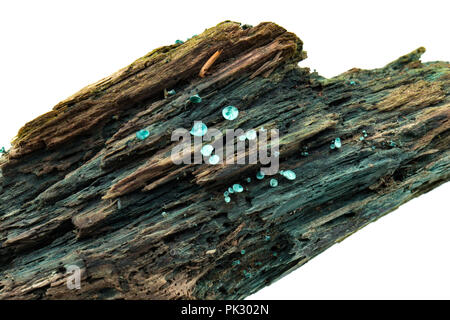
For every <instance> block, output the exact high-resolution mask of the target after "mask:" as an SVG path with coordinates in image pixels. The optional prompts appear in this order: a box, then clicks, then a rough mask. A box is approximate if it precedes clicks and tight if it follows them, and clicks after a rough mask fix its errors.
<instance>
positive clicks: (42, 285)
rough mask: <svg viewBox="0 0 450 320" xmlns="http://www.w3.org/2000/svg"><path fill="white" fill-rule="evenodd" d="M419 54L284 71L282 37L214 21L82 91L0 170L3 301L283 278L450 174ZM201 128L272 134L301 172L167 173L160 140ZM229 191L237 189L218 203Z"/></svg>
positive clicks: (207, 169) (218, 291)
mask: <svg viewBox="0 0 450 320" xmlns="http://www.w3.org/2000/svg"><path fill="white" fill-rule="evenodd" d="M217 52H220V54H217ZM423 52H424V49H423V48H419V49H417V50H416V51H414V52H412V53H410V54H408V55H405V56H402V57H401V58H399V59H398V60H396V61H394V62H392V63H390V64H388V65H387V66H386V67H384V68H380V69H375V70H361V69H352V70H349V71H348V72H346V73H344V74H342V75H339V76H337V77H335V78H332V79H325V78H323V77H321V76H319V75H318V74H317V73H310V71H309V69H307V68H299V67H298V66H297V63H298V62H299V61H300V60H302V59H304V58H306V54H305V52H304V51H303V50H302V42H301V41H300V39H298V38H297V37H296V36H295V35H294V34H292V33H289V32H286V30H284V29H283V28H281V27H279V26H277V25H276V24H273V23H262V24H260V25H258V26H256V27H252V28H246V29H245V30H244V28H241V26H240V24H238V23H234V22H224V23H221V24H219V25H217V26H216V27H213V28H211V29H208V30H206V31H205V32H204V33H203V34H201V35H199V36H196V37H194V38H192V39H190V40H188V41H186V42H185V43H183V44H176V45H171V46H167V47H162V48H159V49H156V50H154V51H152V52H150V53H149V54H147V55H146V56H144V57H143V58H141V59H138V60H137V61H135V62H134V63H132V64H131V65H129V66H128V67H126V68H124V69H122V70H120V71H119V72H117V73H115V74H113V75H112V76H110V77H107V78H105V79H103V80H101V81H99V82H97V83H95V84H93V85H90V86H88V87H86V88H84V89H83V90H81V91H80V92H78V93H76V94H75V95H73V96H72V97H70V98H68V99H67V100H65V101H63V102H61V103H59V104H58V105H57V106H55V107H54V108H53V110H52V111H50V112H48V113H46V114H44V115H42V116H40V117H39V118H37V119H35V120H33V121H31V122H30V123H27V124H26V125H25V126H24V127H23V128H22V129H21V130H20V132H19V134H18V136H17V139H16V140H15V141H14V142H13V148H12V150H11V151H10V152H9V154H8V155H5V156H3V157H2V158H1V160H0V162H1V163H0V165H1V170H2V175H1V176H0V190H1V196H0V244H1V246H0V298H3V299H38V298H39V299H66V298H76V299H92V298H95V299H113V298H127V299H136V298H139V299H177V298H187V299H217V298H238V299H240V298H244V297H246V296H248V295H250V294H252V293H254V292H256V291H257V290H259V289H261V288H263V287H265V286H266V285H268V284H270V283H272V282H273V281H275V280H277V279H279V278H280V277H283V276H284V275H286V274H288V273H289V272H291V271H292V270H294V269H296V268H298V267H300V266H301V265H303V264H304V263H305V262H307V261H308V260H310V259H311V258H313V257H314V256H316V255H317V254H319V253H320V252H322V251H324V250H325V249H327V248H328V247H330V246H332V245H333V244H334V243H336V242H338V241H341V240H342V239H344V238H345V237H347V236H348V235H350V234H352V233H353V232H355V231H357V230H358V229H360V228H362V227H364V226H365V225H367V224H368V223H370V222H373V221H375V220H377V219H378V218H379V217H381V216H382V215H384V214H386V213H388V212H390V211H392V210H394V209H395V208H397V207H398V206H399V205H401V204H403V203H404V202H406V201H408V200H410V199H412V198H414V197H416V196H418V195H420V194H422V193H424V192H427V191H429V190H431V189H433V188H435V187H436V186H438V185H440V184H442V183H444V182H446V181H448V180H449V175H450V170H449V167H450V157H449V142H450V130H449V129H450V121H449V118H450V108H449V101H450V98H449V94H450V86H449V83H450V71H449V64H448V63H445V62H430V63H421V62H420V60H419V59H420V55H421V54H422V53H423ZM211 57H213V58H211ZM201 71H202V73H203V75H204V76H205V77H204V78H202V77H200V76H199V73H200V72H201ZM206 71H207V72H206ZM172 89H175V92H176V93H175V94H173V95H170V96H167V97H166V98H165V97H164V92H167V90H172ZM194 94H199V95H200V96H201V97H202V100H203V101H202V102H201V103H198V104H193V103H187V102H186V101H187V100H188V99H189V97H190V96H192V95H194ZM227 105H235V106H237V107H238V108H239V111H240V113H239V117H238V118H237V119H236V120H234V121H227V120H224V119H223V117H222V115H221V110H222V108H223V107H225V106H227ZM196 120H201V121H203V122H204V123H205V124H207V125H208V126H211V127H214V128H217V129H220V130H225V129H227V128H241V129H244V130H247V129H250V128H254V129H258V128H261V127H264V128H265V129H267V130H269V129H271V128H278V129H279V130H280V155H279V159H280V169H282V170H287V169H290V170H293V171H294V172H295V173H296V176H297V178H296V179H295V180H293V181H289V180H287V179H284V178H283V177H280V176H279V175H277V176H276V178H277V179H278V181H279V184H278V186H277V187H270V186H269V179H270V178H268V177H266V178H265V179H263V180H258V179H255V174H256V173H257V171H258V170H259V167H258V166H255V165H239V166H237V165H236V166H223V165H217V166H211V165H206V164H203V165H180V166H177V165H174V164H173V163H172V161H171V159H170V151H171V150H172V148H173V147H174V145H175V143H174V142H171V139H170V137H171V133H172V131H173V130H174V129H176V128H186V129H190V128H191V126H192V124H193V123H194V121H196ZM142 129H146V130H148V131H149V132H150V136H149V137H148V138H147V139H145V140H143V141H141V140H139V139H137V138H136V132H137V131H139V130H142ZM337 137H339V138H340V139H341V142H342V146H341V147H340V148H335V149H334V150H332V149H331V148H330V145H331V142H332V141H334V140H335V139H336V138H337ZM247 177H250V178H251V182H250V183H247V182H246V178H247ZM234 183H240V184H242V185H243V186H244V187H245V188H247V189H248V190H245V191H244V192H242V193H239V194H236V193H235V194H233V195H231V202H230V203H225V202H224V199H223V192H224V191H225V190H226V189H227V188H228V187H229V186H231V185H233V184H234ZM73 266H76V267H79V268H80V271H81V273H80V274H81V283H80V285H81V289H79V290H70V289H68V287H67V285H66V280H67V278H68V274H66V271H67V270H71V269H73V268H74V267H73ZM75 269H76V268H75Z"/></svg>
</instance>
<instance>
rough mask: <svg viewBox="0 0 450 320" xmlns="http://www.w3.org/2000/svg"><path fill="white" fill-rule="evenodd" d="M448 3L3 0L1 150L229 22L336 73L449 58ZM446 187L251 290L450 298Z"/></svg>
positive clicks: (277, 295) (276, 294)
mask: <svg viewBox="0 0 450 320" xmlns="http://www.w3.org/2000/svg"><path fill="white" fill-rule="evenodd" d="M449 3H450V1H447V0H443V1H431V0H428V1H393V0H391V1H380V0H377V1H307V2H306V1H305V2H302V1H280V0H278V1H273V0H272V1H261V0H260V1H244V0H240V1H231V0H226V1H212V0H209V1H120V2H119V1H112V0H109V1H92V0H90V1H80V0H78V1H20V0H18V1H17V0H16V1H4V0H2V1H1V2H0V49H1V50H0V72H1V77H0V90H1V91H0V98H1V103H0V104H1V108H0V121H1V122H0V146H6V147H9V142H10V141H11V140H12V138H13V137H14V135H15V134H16V133H17V131H18V129H19V128H20V127H21V125H23V124H24V123H25V122H26V121H29V120H32V119H33V118H35V117H36V116H38V115H40V114H42V113H44V112H46V111H49V110H50V108H51V107H53V106H54V105H55V104H56V103H58V102H59V101H60V100H62V99H64V98H66V97H68V96H70V95H71V94H73V93H74V92H76V91H77V90H78V89H81V88H82V87H84V86H85V85H88V84H90V83H92V82H95V81H97V80H99V79H101V78H103V77H105V76H107V75H109V74H111V73H112V72H114V71H116V70H118V69H120V68H121V67H124V66H126V65H128V64H129V63H130V62H132V61H134V60H135V59H137V58H139V57H141V56H143V55H144V54H146V53H147V52H148V51H150V50H152V49H154V48H156V47H159V46H162V45H166V44H171V43H173V42H174V41H175V40H176V39H181V40H185V39H186V38H188V37H191V36H192V35H194V34H199V33H201V32H202V31H203V30H204V29H205V28H207V27H211V26H214V25H216V24H217V23H219V22H221V21H224V20H233V21H239V22H242V23H247V24H252V25H256V24H258V23H259V22H262V21H273V22H276V23H278V24H280V25H282V26H283V27H285V28H286V29H288V30H289V31H292V32H294V33H296V34H297V35H298V36H299V37H300V38H301V39H302V40H303V42H304V49H305V50H306V51H307V52H308V55H309V58H308V59H307V60H305V61H303V62H301V63H300V65H301V66H308V67H310V68H311V69H317V71H318V72H319V73H320V74H322V75H324V76H326V77H332V76H335V75H337V74H339V73H341V72H344V71H346V70H348V69H350V68H352V67H360V68H376V67H382V66H383V65H385V64H387V63H388V62H390V61H392V60H394V59H396V58H397V57H399V56H400V55H402V54H405V53H408V52H410V51H412V50H414V49H416V48H417V47H419V46H424V47H426V49H427V52H426V53H425V55H424V56H423V57H422V58H423V61H432V60H446V61H448V60H449V59H450V54H449V53H450V52H449V51H450V49H449V31H450V30H449V20H448V19H449V18H448V17H449V16H448V14H449V12H450V5H449ZM449 194H450V185H449V184H448V183H447V184H446V185H443V186H441V187H439V188H437V189H436V190H433V191H432V192H430V193H428V194H426V195H424V196H422V197H420V198H418V199H415V200H413V201H411V202H409V203H408V204H406V205H404V206H402V207H401V208H400V209H398V210H397V211H395V212H393V213H391V214H390V215H388V216H386V217H384V218H382V219H381V220H379V221H378V222H377V223H375V224H372V225H370V226H368V227H366V228H365V229H363V230H361V231H359V232H357V233H356V234H355V235H353V236H351V237H350V238H348V239H346V240H345V241H344V242H343V243H341V244H338V245H336V246H334V247H333V248H331V249H329V250H327V251H326V252H325V253H323V254H321V255H320V256H319V257H317V258H315V259H313V260H312V261H310V262H309V263H307V264H306V265H305V266H304V267H302V268H300V269H299V270H297V271H295V272H294V273H292V274H290V275H289V276H288V277H285V278H284V279H282V280H280V281H278V282H276V283H275V284H273V285H272V286H269V287H267V288H265V289H263V290H261V291H260V292H258V293H257V294H255V295H253V296H252V297H251V298H255V299H316V298H324V299H333V298H338V299H339V298H342V299H347V298H353V299H358V298H361V299H366V298H375V299H378V298H380V299H383V298H386V299H391V298H437V299H440V298H447V299H449V298H450V275H449V272H450V253H449V244H450V232H449V230H450V215H449V209H448V198H447V197H448V196H449Z"/></svg>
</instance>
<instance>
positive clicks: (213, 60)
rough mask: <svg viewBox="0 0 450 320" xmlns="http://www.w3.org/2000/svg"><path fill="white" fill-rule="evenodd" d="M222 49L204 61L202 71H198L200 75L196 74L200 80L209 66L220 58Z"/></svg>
mask: <svg viewBox="0 0 450 320" xmlns="http://www.w3.org/2000/svg"><path fill="white" fill-rule="evenodd" d="M222 51H223V50H222V49H220V50H217V51H216V52H215V53H214V54H213V55H212V56H211V57H210V58H209V59H208V61H206V63H205V64H204V65H203V67H202V69H201V70H200V73H199V74H198V75H199V76H200V77H201V78H204V77H205V75H206V72H207V71H208V70H209V68H211V66H212V65H213V64H214V62H216V60H217V59H218V58H219V57H220V55H221V54H222Z"/></svg>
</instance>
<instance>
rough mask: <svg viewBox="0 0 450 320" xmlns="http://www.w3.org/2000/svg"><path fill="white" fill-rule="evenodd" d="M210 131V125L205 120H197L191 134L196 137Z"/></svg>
mask: <svg viewBox="0 0 450 320" xmlns="http://www.w3.org/2000/svg"><path fill="white" fill-rule="evenodd" d="M207 131H208V127H207V126H206V124H204V123H203V122H196V123H195V124H194V126H193V127H192V129H191V131H190V132H191V134H192V135H193V136H196V137H203V136H204V135H205V134H206V132H207Z"/></svg>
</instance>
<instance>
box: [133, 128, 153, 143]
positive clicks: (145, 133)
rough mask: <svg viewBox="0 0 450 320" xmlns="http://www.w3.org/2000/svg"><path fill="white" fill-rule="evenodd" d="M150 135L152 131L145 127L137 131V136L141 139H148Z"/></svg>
mask: <svg viewBox="0 0 450 320" xmlns="http://www.w3.org/2000/svg"><path fill="white" fill-rule="evenodd" d="M149 135H150V132H149V131H148V130H145V129H143V130H139V131H138V132H136V138H138V139H139V140H141V141H142V140H145V139H147V138H148V136H149Z"/></svg>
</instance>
